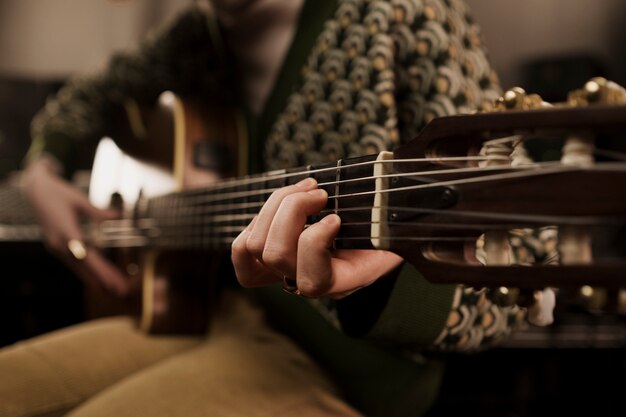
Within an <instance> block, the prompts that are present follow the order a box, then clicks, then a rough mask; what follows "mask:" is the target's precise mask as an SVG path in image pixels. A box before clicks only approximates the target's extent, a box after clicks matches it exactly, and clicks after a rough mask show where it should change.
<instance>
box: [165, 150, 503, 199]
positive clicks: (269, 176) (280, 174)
mask: <svg viewBox="0 0 626 417" xmlns="http://www.w3.org/2000/svg"><path fill="white" fill-rule="evenodd" d="M490 159H499V160H506V161H509V160H510V158H508V157H506V156H499V155H494V156H450V157H436V158H407V159H383V160H380V161H377V160H372V161H364V162H357V163H354V164H350V165H340V164H341V162H342V161H344V160H339V161H337V163H336V165H334V166H331V167H327V168H315V169H311V170H306V167H300V168H303V169H305V170H303V171H299V172H286V171H285V170H282V169H281V170H276V171H269V172H266V173H263V174H258V175H254V176H251V177H247V178H225V179H224V180H222V181H220V182H218V183H216V184H209V185H208V186H207V188H200V189H188V190H184V191H180V192H176V195H192V194H197V193H202V192H206V191H208V190H210V191H214V190H220V189H224V188H233V187H240V186H245V185H253V184H257V183H263V182H266V181H275V180H282V179H288V178H291V177H299V176H305V177H307V176H310V175H312V174H320V173H325V172H330V173H334V172H337V171H347V170H349V169H354V168H361V167H366V166H371V165H375V164H381V163H382V164H393V163H395V164H398V163H402V164H405V163H407V164H408V163H428V162H472V161H474V162H481V161H487V160H490ZM171 194H172V193H170V194H166V195H165V196H169V195H171Z"/></svg>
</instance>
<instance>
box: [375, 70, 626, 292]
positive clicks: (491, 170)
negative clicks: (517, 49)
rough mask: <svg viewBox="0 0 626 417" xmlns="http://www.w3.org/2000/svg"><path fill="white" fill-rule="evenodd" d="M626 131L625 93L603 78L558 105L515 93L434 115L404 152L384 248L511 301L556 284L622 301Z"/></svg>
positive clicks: (399, 155) (395, 169)
mask: <svg viewBox="0 0 626 417" xmlns="http://www.w3.org/2000/svg"><path fill="white" fill-rule="evenodd" d="M624 133H626V89H624V88H623V87H622V86H620V85H618V84H616V83H614V82H612V81H609V80H606V79H603V78H594V79H591V80H589V81H588V82H587V83H585V85H584V86H582V87H581V88H580V89H577V90H575V91H572V92H570V94H569V96H568V98H567V100H565V101H564V102H560V103H548V102H546V101H544V100H543V99H542V98H541V97H540V96H539V95H536V94H528V93H527V92H526V91H524V90H523V89H521V88H513V89H510V90H508V91H506V92H505V93H504V94H503V96H502V97H500V98H499V99H498V100H497V101H495V102H494V103H492V105H491V106H490V107H489V108H488V109H486V110H482V111H479V112H476V113H474V114H465V115H455V116H449V117H441V118H438V119H434V120H433V121H432V122H431V123H429V124H428V125H427V126H426V127H425V129H424V130H423V131H422V132H421V134H420V135H419V137H418V138H416V139H415V140H414V141H412V142H410V143H409V144H407V145H405V146H403V147H400V148H399V149H398V150H396V151H395V152H394V155H393V161H394V162H393V164H392V165H393V166H392V167H391V168H390V169H389V170H387V174H388V175H386V176H388V177H389V178H390V179H389V181H388V182H389V184H388V186H389V188H390V189H391V190H390V192H388V194H389V195H388V196H387V197H386V199H387V202H386V203H387V204H386V206H387V209H386V211H385V213H383V214H382V216H381V215H380V213H379V216H378V217H380V218H381V219H386V220H384V222H385V225H384V228H385V230H388V233H389V236H390V238H389V239H387V240H386V242H383V243H381V244H379V245H377V247H380V248H386V249H389V250H392V251H394V252H396V253H399V254H400V255H402V256H403V257H404V258H405V259H407V260H409V261H410V262H411V263H413V264H414V265H416V266H417V267H418V269H419V270H421V271H422V272H423V273H424V276H425V277H426V278H427V279H429V280H431V281H434V282H447V283H462V284H466V285H471V286H475V287H490V288H492V291H491V292H492V296H493V297H494V298H498V297H499V298H500V299H501V300H504V301H503V302H504V303H509V302H518V301H519V297H518V296H522V295H524V294H531V297H530V298H532V294H533V292H534V291H538V290H541V289H543V288H546V287H559V288H569V289H577V290H580V293H581V295H582V296H583V297H584V296H585V294H587V295H589V294H594V296H595V297H597V295H598V290H602V291H604V293H605V294H617V295H615V297H619V296H620V294H622V297H623V290H621V288H626V138H625V137H624ZM376 242H377V243H380V242H382V241H381V240H380V239H379V240H377V241H376ZM416 243H417V244H416ZM607 291H608V293H607ZM620 291H621V292H620ZM587 298H589V297H587ZM622 302H623V301H622Z"/></svg>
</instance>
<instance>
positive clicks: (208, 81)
mask: <svg viewBox="0 0 626 417" xmlns="http://www.w3.org/2000/svg"><path fill="white" fill-rule="evenodd" d="M211 25H214V23H212V20H211V19H210V18H209V16H208V15H207V12H206V11H204V10H202V9H200V8H195V7H194V8H191V9H189V10H187V11H184V12H182V13H181V14H180V15H179V16H177V17H176V18H175V19H174V20H173V21H172V22H171V23H170V24H168V25H166V26H164V27H161V28H158V29H156V30H154V31H153V32H152V33H151V34H150V35H149V36H147V37H146V38H145V40H144V41H143V42H142V43H141V44H140V45H139V47H138V48H137V49H136V50H132V51H124V52H119V53H117V54H115V55H114V56H112V57H111V58H110V60H109V62H108V64H107V67H106V68H105V69H104V70H103V71H101V72H98V73H94V74H87V75H81V76H77V77H74V78H72V79H70V80H69V81H68V82H67V83H66V84H65V86H63V87H62V88H61V90H60V91H59V92H58V93H57V94H56V95H54V96H53V97H50V98H49V99H48V100H47V103H46V104H45V106H44V107H43V108H42V109H41V110H40V111H39V112H38V113H37V114H36V115H35V117H34V118H33V120H32V122H31V137H32V141H33V142H32V145H31V147H30V149H29V151H28V153H27V155H26V160H25V162H28V161H29V160H30V159H32V158H36V157H38V156H39V155H41V154H42V153H48V154H51V155H52V156H54V157H55V158H56V159H57V160H58V161H59V162H61V163H62V165H63V166H64V168H65V174H66V175H68V176H69V175H70V174H71V173H72V171H73V170H74V169H76V166H77V163H78V160H79V154H80V152H81V151H80V150H79V149H85V148H82V146H85V145H86V146H88V145H89V144H91V145H92V146H95V143H97V141H98V140H99V139H100V138H102V137H103V136H105V135H110V134H111V133H112V130H113V129H115V123H114V121H115V120H116V119H115V118H116V115H119V114H120V113H122V114H124V112H125V110H126V109H128V107H129V106H131V105H132V106H135V107H137V106H150V105H152V104H153V103H154V102H155V101H156V99H157V97H158V96H159V94H160V93H162V92H163V91H165V90H170V91H173V92H175V93H176V94H179V95H181V96H185V95H204V96H206V95H210V94H214V93H215V92H216V91H217V87H218V86H219V85H220V81H219V78H220V76H222V72H223V70H222V69H221V62H220V61H221V59H220V56H219V54H218V52H219V51H218V50H217V48H216V47H215V46H214V40H213V39H212V32H213V31H212V29H211ZM87 149H89V148H87Z"/></svg>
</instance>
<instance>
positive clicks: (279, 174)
mask: <svg viewBox="0 0 626 417" xmlns="http://www.w3.org/2000/svg"><path fill="white" fill-rule="evenodd" d="M493 141H519V139H517V138H509V137H507V138H500V139H496V140H492V141H488V142H493ZM594 152H595V153H597V154H598V155H601V156H606V157H612V158H614V159H616V160H626V154H625V153H622V152H618V151H610V150H605V149H600V148H596V149H594ZM488 160H502V161H510V158H509V157H507V156H500V155H491V156H460V157H436V158H410V159H387V160H374V161H365V162H359V163H355V164H351V165H339V164H340V162H341V161H343V160H340V161H339V162H338V165H336V166H332V167H327V168H318V169H313V170H308V171H300V172H284V170H279V171H276V172H274V171H270V172H266V173H264V174H259V175H255V176H253V177H250V178H243V179H240V178H233V179H225V180H224V181H221V182H219V183H217V184H212V185H210V186H208V188H200V189H189V190H184V191H182V192H177V193H176V195H179V196H185V195H193V194H197V193H204V192H206V191H217V190H220V189H225V188H233V187H238V186H243V185H252V184H256V183H262V182H266V181H275V180H279V179H288V178H291V177H298V176H310V175H311V174H318V173H323V172H337V171H347V170H349V169H353V168H359V167H363V166H371V165H375V164H381V163H382V164H390V163H393V164H398V163H402V164H404V163H416V162H418V163H427V162H471V161H474V162H484V161H488ZM558 164H560V162H558V161H545V162H533V163H532V165H530V166H527V167H523V166H521V167H509V168H518V169H519V168H527V169H529V168H533V167H541V166H548V165H558ZM490 168H491V169H503V168H504V167H503V166H500V167H480V168H472V169H475V170H486V169H490ZM463 169H467V168H460V169H459V170H463ZM439 171H442V170H438V169H434V170H430V171H424V172H423V173H414V174H412V175H426V174H433V175H434V174H436V173H438V172H439ZM445 171H446V173H451V172H453V170H445ZM459 172H460V171H459ZM467 172H471V171H467ZM398 175H400V174H391V175H388V176H389V177H393V176H398ZM409 175H411V174H410V173H409ZM373 178H374V177H367V178H355V179H350V180H340V181H336V182H330V183H323V185H335V184H340V183H343V182H352V181H362V180H367V179H373ZM275 190H276V188H273V189H267V190H255V191H265V193H268V192H272V191H275ZM171 195H172V193H170V194H166V195H164V196H162V197H165V196H171ZM156 198H159V197H156Z"/></svg>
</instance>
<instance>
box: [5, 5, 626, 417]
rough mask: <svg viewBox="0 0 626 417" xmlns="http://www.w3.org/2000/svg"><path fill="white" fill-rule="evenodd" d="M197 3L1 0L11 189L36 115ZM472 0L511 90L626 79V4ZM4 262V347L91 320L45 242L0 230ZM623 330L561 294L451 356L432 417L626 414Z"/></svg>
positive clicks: (553, 95) (554, 89) (612, 318)
mask: <svg viewBox="0 0 626 417" xmlns="http://www.w3.org/2000/svg"><path fill="white" fill-rule="evenodd" d="M190 3H191V1H189V0H187V1H184V0H178V1H177V0H161V1H153V2H150V1H148V0H135V1H127V2H115V3H114V2H107V1H103V0H89V1H88V0H48V1H47V2H41V1H24V0H1V1H0V181H2V182H3V186H4V187H6V186H7V185H11V184H14V183H15V181H16V179H17V181H19V169H20V164H21V161H22V158H23V157H24V155H25V152H26V149H27V148H28V146H29V144H30V136H29V123H30V120H31V118H32V116H33V115H34V114H35V112H36V111H37V110H38V109H40V108H41V107H42V106H43V105H44V103H45V100H46V98H47V97H48V96H49V95H50V94H53V93H55V92H56V91H57V90H58V89H59V88H60V87H61V86H62V85H63V83H64V82H65V80H67V79H68V78H69V77H71V76H72V75H74V74H77V73H84V72H89V71H94V70H97V69H98V68H99V67H100V66H101V65H102V64H103V63H104V62H105V60H106V57H107V56H108V55H109V54H110V53H111V52H112V51H113V50H116V49H120V48H128V47H132V46H134V45H135V44H136V43H137V41H138V40H139V39H140V38H141V36H143V35H144V34H145V33H146V32H147V31H148V30H149V29H150V28H152V27H154V26H155V25H157V24H159V23H161V22H162V21H164V20H166V19H167V18H168V17H169V16H172V15H173V12H174V11H175V10H177V9H179V8H181V7H184V6H185V5H187V4H190ZM468 3H469V4H470V6H471V7H472V10H473V12H474V16H475V18H476V20H477V21H478V22H479V23H480V24H481V26H482V28H483V36H484V39H485V42H486V44H487V46H488V49H489V51H490V56H491V58H492V61H493V64H494V66H495V68H496V69H497V70H498V73H499V74H500V77H501V81H502V85H503V87H504V88H509V87H513V86H521V87H523V88H524V89H526V90H527V91H528V92H533V93H538V94H540V95H542V97H543V98H544V99H545V100H547V101H551V102H555V101H561V100H564V99H565V97H566V95H567V93H568V92H569V91H571V90H573V89H576V88H579V87H581V86H582V85H583V84H584V82H585V81H587V80H588V79H589V78H591V77H594V76H605V77H607V78H610V79H612V80H614V81H616V82H618V83H620V84H622V85H626V65H625V60H626V55H625V54H624V53H623V45H624V43H625V41H626V35H624V32H623V31H622V30H621V29H622V27H624V25H626V2H623V1H622V0H527V1H525V2H519V1H515V0H500V1H498V2H484V1H480V0H468ZM76 16H81V18H80V19H77V18H76ZM52 34H53V35H54V36H51V35H52ZM85 169H86V170H87V169H88V167H85ZM85 174H86V175H87V176H88V170H87V171H86V172H85ZM6 198H7V197H5V199H6ZM6 203H7V201H4V202H0V207H2V204H6ZM0 226H1V222H0ZM1 236H2V234H1V233H0V237H1ZM0 240H2V239H0ZM0 262H2V265H3V267H4V268H3V272H2V278H1V279H0V346H5V345H8V344H11V343H14V342H16V341H19V340H22V339H24V338H27V337H31V336H35V335H38V334H41V333H44V332H47V331H50V330H54V329H58V328H61V327H64V326H66V325H69V324H73V323H78V322H80V321H82V320H84V319H85V306H84V305H83V288H82V285H81V283H80V282H79V281H78V280H76V279H75V278H74V277H73V276H72V275H71V274H70V273H69V272H68V271H67V270H66V269H65V267H64V266H63V265H62V264H61V263H60V262H59V261H57V260H56V259H55V258H53V257H51V256H50V255H49V254H48V253H47V252H46V250H45V248H44V246H43V244H42V243H41V242H39V241H37V240H36V239H35V240H34V241H31V242H13V241H10V239H9V240H3V241H0ZM9 271H11V272H9ZM13 271H15V272H13ZM625 329H626V322H625V321H624V316H618V315H615V314H605V313H592V312H589V311H587V310H585V309H581V308H579V306H570V305H560V306H559V310H558V311H557V315H556V322H555V324H554V325H553V326H550V327H549V328H546V329H536V328H532V329H530V330H529V331H528V332H523V333H521V334H519V335H518V336H516V337H515V338H513V339H512V340H511V341H510V342H509V343H508V344H507V345H506V346H504V347H501V348H498V349H493V350H489V351H487V352H484V353H480V354H476V355H453V356H452V357H451V359H450V363H449V366H448V371H447V374H446V376H445V378H444V382H443V389H442V392H441V396H440V398H439V400H438V402H437V403H436V405H435V408H434V409H433V410H432V413H431V416H430V417H435V416H437V417H438V416H448V415H454V414H462V415H464V416H482V417H491V416H494V417H495V416H498V417H503V416H504V417H508V416H511V417H513V416H519V417H522V416H523V417H526V416H534V417H535V416H554V415H562V414H571V415H581V414H586V415H594V416H595V415H597V416H626V395H625V394H626V349H625V348H626V334H625Z"/></svg>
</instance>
